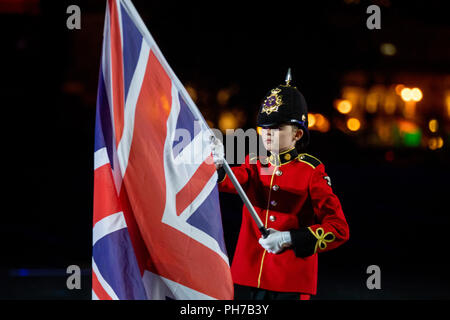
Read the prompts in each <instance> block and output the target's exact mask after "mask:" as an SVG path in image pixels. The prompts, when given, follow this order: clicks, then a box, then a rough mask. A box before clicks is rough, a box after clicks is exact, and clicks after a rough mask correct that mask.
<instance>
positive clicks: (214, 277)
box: [92, 0, 233, 299]
mask: <svg viewBox="0 0 450 320" xmlns="http://www.w3.org/2000/svg"><path fill="white" fill-rule="evenodd" d="M179 132H184V133H188V135H189V136H190V137H191V139H189V140H186V139H185V136H184V135H181V136H183V139H180V138H181V136H180V134H179ZM211 134H212V132H211V130H210V129H209V128H208V126H207V125H206V123H205V120H204V119H203V117H202V116H201V114H200V112H199V111H198V109H197V108H196V106H195V104H194V102H193V101H192V100H191V98H190V97H189V94H188V93H187V92H186V90H185V89H184V87H183V85H182V84H181V82H180V81H179V80H178V78H177V77H176V75H175V74H174V72H173V71H172V69H171V68H170V66H169V65H168V63H167V61H166V60H165V58H164V57H163V55H162V54H161V51H160V50H159V48H158V46H157V45H156V43H155V41H154V39H153V37H152V36H151V35H150V33H149V31H148V30H147V28H146V27H145V24H144V23H143V21H142V19H141V18H140V16H139V14H138V13H137V11H136V9H135V8H134V6H133V4H132V3H131V1H129V0H108V2H107V5H106V15H105V25H104V34H103V48H102V57H101V65H100V75H99V85H98V95H97V112H96V124H95V154H94V215H93V249H92V298H93V299H166V298H170V299H232V298H233V284H232V279H231V273H230V268H229V261H228V256H227V253H226V248H225V244H224V238H223V230H222V221H221V213H220V206H219V196H218V190H217V184H216V181H217V173H216V170H215V166H214V163H213V161H212V155H211V148H210V143H209V139H208V138H210V137H211ZM192 160H195V161H192Z"/></svg>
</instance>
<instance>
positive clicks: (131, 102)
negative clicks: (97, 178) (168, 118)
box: [117, 41, 150, 177]
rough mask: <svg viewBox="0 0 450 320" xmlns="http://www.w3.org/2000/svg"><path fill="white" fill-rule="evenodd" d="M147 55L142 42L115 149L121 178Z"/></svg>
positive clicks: (148, 52) (123, 172)
mask: <svg viewBox="0 0 450 320" xmlns="http://www.w3.org/2000/svg"><path fill="white" fill-rule="evenodd" d="M149 55H150V47H149V46H148V44H147V43H146V42H145V41H142V46H141V51H140V53H139V60H138V62H137V64H136V69H135V71H134V74H133V78H132V79H131V83H130V88H129V89H128V94H127V97H126V102H125V114H124V119H123V122H124V123H123V133H122V138H121V139H120V142H119V146H118V148H117V153H118V157H119V163H120V171H121V172H122V177H124V176H125V172H126V170H127V166H128V157H129V156H130V148H131V143H132V140H133V131H134V116H135V113H136V103H137V101H138V98H139V95H140V92H141V88H142V82H143V81H144V76H145V70H146V68H147V62H148V57H149Z"/></svg>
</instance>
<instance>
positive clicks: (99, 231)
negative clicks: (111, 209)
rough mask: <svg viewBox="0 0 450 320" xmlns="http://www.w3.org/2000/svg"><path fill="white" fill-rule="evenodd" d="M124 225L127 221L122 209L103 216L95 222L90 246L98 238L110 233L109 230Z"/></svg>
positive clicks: (111, 230)
mask: <svg viewBox="0 0 450 320" xmlns="http://www.w3.org/2000/svg"><path fill="white" fill-rule="evenodd" d="M126 227H127V223H126V221H125V217H124V216H123V212H122V211H120V212H117V213H114V214H111V215H109V216H107V217H105V218H103V219H102V220H100V221H98V222H97V223H96V224H95V226H94V229H93V230H92V246H94V245H95V243H96V242H97V241H98V240H100V239H101V238H103V237H104V236H106V235H108V234H110V233H111V232H114V231H117V230H120V229H123V228H126Z"/></svg>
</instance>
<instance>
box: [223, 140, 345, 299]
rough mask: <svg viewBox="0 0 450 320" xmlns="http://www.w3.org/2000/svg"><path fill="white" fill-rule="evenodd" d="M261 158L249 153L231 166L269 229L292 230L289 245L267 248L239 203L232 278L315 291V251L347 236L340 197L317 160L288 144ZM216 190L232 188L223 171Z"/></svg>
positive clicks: (290, 289)
mask: <svg viewBox="0 0 450 320" xmlns="http://www.w3.org/2000/svg"><path fill="white" fill-rule="evenodd" d="M261 160H262V161H263V162H265V161H264V159H261ZM261 160H260V159H257V158H256V157H252V158H251V159H250V157H249V156H247V157H246V159H245V163H244V164H242V165H240V166H237V167H233V168H232V170H233V172H234V174H235V176H236V178H237V180H238V181H239V183H240V184H241V185H242V187H243V189H244V191H245V192H246V194H247V196H248V198H249V200H250V202H251V203H252V204H253V206H254V207H255V210H256V212H257V213H258V215H259V216H260V218H261V220H262V222H263V223H264V224H265V226H266V227H267V228H273V229H276V230H278V231H293V230H295V231H293V232H291V234H292V238H293V247H292V248H289V249H286V250H284V251H283V252H281V253H279V254H271V253H269V252H267V251H265V250H264V249H263V248H262V247H261V246H260V244H259V243H258V239H259V238H260V237H261V234H260V232H259V230H258V228H257V227H256V224H255V222H254V221H253V219H252V217H251V215H250V213H249V212H248V210H247V208H246V206H243V210H242V211H243V214H242V224H241V230H240V234H239V239H238V243H237V247H236V251H235V254H234V258H233V263H232V266H231V272H232V276H233V281H234V282H235V283H236V284H240V285H245V286H251V287H257V288H262V289H267V290H272V291H280V292H301V293H306V294H316V290H317V253H319V252H323V251H328V250H330V249H334V248H336V247H338V246H339V245H341V244H342V243H344V242H345V241H346V240H348V238H349V230H348V225H347V222H346V220H345V217H344V214H343V212H342V208H341V204H340V202H339V199H338V198H337V196H336V195H335V194H334V193H333V191H332V188H331V182H330V179H329V178H328V176H327V174H326V173H325V167H324V165H323V164H322V163H321V162H320V161H319V160H318V159H316V158H314V157H312V156H310V155H308V154H297V152H296V150H295V149H291V150H289V151H287V152H285V153H282V154H280V155H279V157H277V156H275V157H274V156H271V157H270V161H269V162H268V163H267V164H266V165H264V164H262V163H261ZM219 191H224V192H232V193H236V189H235V188H234V186H233V184H232V183H231V180H230V179H229V178H228V177H227V176H225V178H224V179H223V180H222V181H220V182H219ZM296 232H297V233H296ZM297 234H298V236H297ZM311 239H312V241H311ZM305 250H306V251H305ZM308 251H310V253H307V254H306V255H308V256H306V255H305V254H304V252H308ZM300 252H303V253H300Z"/></svg>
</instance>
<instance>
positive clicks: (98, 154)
mask: <svg viewBox="0 0 450 320" xmlns="http://www.w3.org/2000/svg"><path fill="white" fill-rule="evenodd" d="M107 163H109V158H108V151H107V150H106V147H103V148H101V149H98V150H97V151H95V153H94V171H95V170H97V168H100V167H101V166H104V165H105V164H107Z"/></svg>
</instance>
